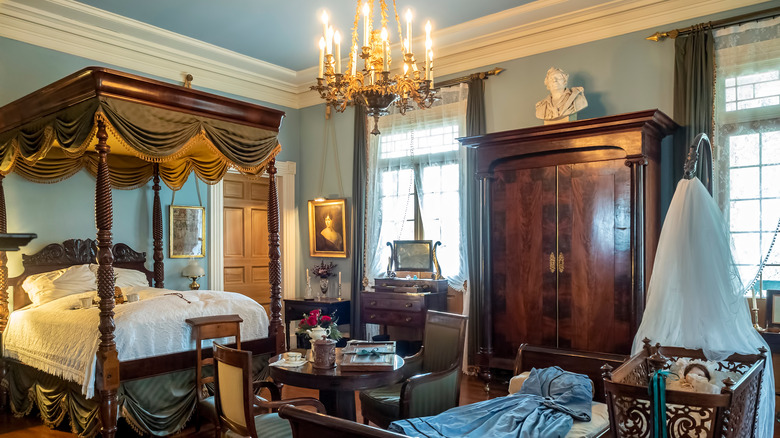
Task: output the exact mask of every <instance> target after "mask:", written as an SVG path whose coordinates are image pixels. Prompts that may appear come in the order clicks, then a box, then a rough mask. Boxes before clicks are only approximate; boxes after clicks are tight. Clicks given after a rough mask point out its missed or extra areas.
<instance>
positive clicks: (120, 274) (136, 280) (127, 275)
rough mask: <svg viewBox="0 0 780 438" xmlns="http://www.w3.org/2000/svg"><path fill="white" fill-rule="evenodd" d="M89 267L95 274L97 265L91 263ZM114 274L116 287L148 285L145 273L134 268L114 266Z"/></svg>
mask: <svg viewBox="0 0 780 438" xmlns="http://www.w3.org/2000/svg"><path fill="white" fill-rule="evenodd" d="M89 269H91V270H92V272H94V273H95V275H97V270H98V265H96V264H91V265H89ZM114 275H115V276H116V281H115V282H114V285H115V286H118V287H122V288H124V287H132V286H139V287H149V280H148V279H147V278H146V274H144V273H143V272H141V271H136V270H135V269H125V268H116V267H115V268H114Z"/></svg>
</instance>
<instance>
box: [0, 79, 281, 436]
mask: <svg viewBox="0 0 780 438" xmlns="http://www.w3.org/2000/svg"><path fill="white" fill-rule="evenodd" d="M283 116H284V113H283V112H281V111H277V110H273V109H269V108H265V107H261V106H257V105H253V104H249V103H245V102H240V101H236V100H233V99H228V98H224V97H220V96H216V95H212V94H208V93H204V92H200V91H196V90H192V89H188V88H184V87H180V86H175V85H171V84H167V83H163V82H159V81H154V80H150V79H147V78H142V77H138V76H135V75H130V74H127V73H122V72H117V71H113V70H109V69H104V68H95V67H90V68H86V69H84V70H81V71H79V72H76V73H74V74H72V75H70V76H68V77H66V78H63V79H61V80H59V81H57V82H55V83H53V84H51V85H49V86H47V87H44V88H42V89H40V90H38V91H36V92H34V93H32V94H29V95H27V96H25V97H23V98H21V99H19V100H17V101H15V102H12V103H10V104H8V105H6V106H4V107H2V108H0V157H2V160H1V161H0V233H5V232H6V231H7V223H6V215H5V202H4V196H3V194H2V185H1V183H2V176H5V175H7V174H8V173H9V172H12V171H13V172H16V173H18V174H20V175H21V176H23V177H25V178H27V179H29V180H32V181H36V182H56V181H58V180H62V179H65V178H67V177H69V176H72V175H73V174H75V173H76V172H78V171H80V170H81V169H86V170H87V171H89V172H90V173H92V174H94V175H96V179H97V182H96V192H95V218H96V219H95V221H96V226H97V242H96V244H92V243H90V242H86V241H75V242H73V244H72V245H71V246H68V245H67V244H66V245H65V246H59V247H55V248H54V249H49V250H48V251H47V249H44V250H43V251H42V252H41V253H40V254H39V256H38V257H37V258H39V259H44V260H45V259H48V258H51V259H52V260H51V263H50V265H52V266H50V267H51V268H52V269H56V267H55V266H58V267H62V266H64V265H72V264H83V263H97V269H96V270H97V294H98V296H99V299H100V301H99V324H98V329H99V345H98V352H97V358H96V361H95V388H96V390H97V393H98V394H99V410H98V411H99V417H100V418H99V420H100V425H101V433H102V435H103V436H104V437H113V436H114V435H115V434H116V424H117V411H118V390H119V388H120V382H126V381H128V380H130V379H138V378H141V377H147V376H154V375H158V374H161V373H165V372H169V371H173V370H181V369H184V368H188V367H192V366H193V365H194V363H195V353H194V351H189V352H183V353H176V354H172V355H161V356H153V357H146V358H143V359H136V360H127V361H121V360H120V356H119V352H118V351H117V341H116V339H115V323H114V312H115V302H114V292H115V290H114V283H115V272H114V269H113V266H114V264H115V263H116V264H117V265H119V264H120V262H122V261H123V260H124V257H125V256H127V255H129V254H130V252H129V251H128V250H127V247H126V246H120V245H112V234H111V228H112V201H111V187H116V188H135V187H141V186H144V185H146V184H147V183H148V182H149V180H151V179H153V181H154V186H153V189H154V205H153V210H152V211H153V219H152V223H153V233H152V234H153V239H154V241H153V248H154V255H153V256H154V257H153V258H154V274H153V277H154V285H155V287H157V288H162V287H163V281H164V275H163V272H164V270H163V263H162V261H163V258H164V257H163V244H162V235H163V233H162V209H161V206H160V196H159V192H160V181H161V180H162V181H163V182H164V183H165V184H166V185H168V186H169V187H170V188H171V189H173V190H178V189H179V188H181V186H182V185H183V184H184V182H185V181H186V179H187V177H188V176H189V174H190V173H192V172H194V173H195V174H196V175H197V177H198V178H199V179H201V180H203V181H205V182H207V183H215V182H217V181H219V180H220V179H221V178H222V176H223V175H224V174H225V173H226V172H227V170H228V169H229V168H231V167H232V168H235V169H238V170H239V171H240V172H242V173H244V174H247V175H259V174H261V173H263V172H267V174H268V176H269V177H270V178H269V179H270V181H269V201H268V222H269V225H268V227H269V242H270V244H269V246H270V248H269V252H270V264H269V278H270V283H271V306H270V309H271V315H270V322H269V323H268V326H267V327H268V330H267V332H265V334H264V335H263V338H262V339H260V340H258V342H257V343H256V345H254V351H255V353H258V352H266V353H276V352H281V351H283V350H284V330H283V328H282V322H281V315H280V313H281V287H280V283H281V264H280V261H279V258H280V252H279V210H278V201H277V199H278V198H277V194H276V182H275V178H274V176H275V173H276V169H275V167H274V162H275V161H274V157H275V155H276V154H277V153H278V152H279V150H280V146H279V143H278V141H277V135H278V131H279V127H280V124H281V120H282V117H283ZM109 151H111V154H109ZM47 248H48V247H47ZM71 252H73V253H74V254H71ZM58 253H64V255H65V256H66V259H67V258H68V257H70V256H75V257H76V259H78V260H70V259H67V260H55V259H56V257H54V256H55V255H57V254H58ZM75 253H78V254H75ZM131 258H132V257H131ZM6 260H7V259H6V257H5V253H0V331H3V332H4V331H5V329H6V325H7V323H8V316H9V311H8V294H7V279H8V269H7V267H6ZM85 260H86V261H85ZM133 263H136V269H139V268H140V269H142V270H143V269H144V268H143V261H139V260H135V261H134V262H133ZM45 264H46V263H43V265H45ZM37 265H39V266H40V263H39V264H37ZM37 269H41V270H46V269H43V268H38V267H35V268H33V267H32V266H27V264H26V267H25V274H24V275H28V274H30V273H31V272H33V271H35V270H37ZM36 272H40V271H36ZM15 289H19V288H15ZM15 292H16V291H15ZM21 297H23V295H21V296H20V298H21ZM20 304H21V301H19V300H17V301H16V302H15V307H17V308H18V307H20ZM132 304H135V303H132ZM117 312H118V313H119V311H118V310H117ZM158 335H159V336H166V335H167V334H166V333H158ZM243 346H244V347H245V348H246V347H248V345H247V344H246V343H245V344H243ZM31 365H33V366H34V365H35V364H31ZM51 377H52V376H48V377H47V376H46V375H41V376H39V378H40V379H47V378H51ZM69 390H70V389H67V388H64V389H63V392H62V394H63V400H66V398H67V397H68V391H69ZM71 391H72V390H71ZM125 396H129V395H128V394H127V393H126V394H125ZM58 403H59V402H58ZM63 403H64V401H63ZM85 403H87V404H92V405H93V406H94V404H95V403H97V401H96V400H86V401H85ZM81 407H82V408H85V407H86V408H89V406H81ZM92 412H93V414H92V415H93V416H94V415H95V414H94V412H95V411H94V410H93V411H92ZM87 433H88V432H87Z"/></svg>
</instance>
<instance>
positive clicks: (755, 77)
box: [737, 70, 778, 85]
mask: <svg viewBox="0 0 780 438" xmlns="http://www.w3.org/2000/svg"><path fill="white" fill-rule="evenodd" d="M773 79H778V71H777V70H771V71H767V72H762V73H755V74H752V75H744V76H740V77H738V78H737V84H739V85H743V84H754V83H756V82H765V81H771V80H773Z"/></svg>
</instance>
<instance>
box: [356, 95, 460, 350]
mask: <svg viewBox="0 0 780 438" xmlns="http://www.w3.org/2000/svg"><path fill="white" fill-rule="evenodd" d="M467 95H468V86H467V85H466V84H462V85H459V86H455V87H450V88H446V89H443V90H441V92H440V96H441V97H442V99H441V100H440V101H439V102H437V103H436V104H434V106H433V107H431V108H428V109H425V110H420V109H415V110H412V111H409V112H407V113H406V115H400V114H396V113H391V114H389V115H387V116H384V117H381V118H380V119H379V130H380V131H381V132H382V134H381V135H379V136H372V138H371V144H370V145H369V151H368V172H367V175H368V182H367V187H366V254H365V261H364V262H365V266H366V269H365V277H364V278H363V283H364V284H366V285H368V284H373V281H374V279H375V278H379V277H383V276H384V275H385V273H386V271H387V266H388V259H389V257H390V248H389V247H388V246H387V242H392V241H393V240H414V239H415V227H416V225H415V217H418V218H419V221H418V224H421V225H422V235H423V238H424V239H425V240H432V241H434V242H436V241H440V242H441V243H442V245H441V246H440V247H439V248H438V249H437V253H436V254H437V257H438V260H439V264H440V265H441V270H442V275H443V276H444V277H445V278H446V279H447V281H448V283H449V285H450V287H452V288H453V289H455V290H458V291H461V292H463V303H464V309H463V311H464V314H468V300H469V297H468V290H465V288H464V282H465V281H466V279H468V263H467V260H468V258H467V252H466V245H465V242H466V228H465V223H464V220H463V219H464V218H465V215H463V212H464V211H465V206H466V199H465V196H464V195H465V181H466V179H465V178H466V175H465V170H466V166H465V149H464V148H462V147H461V146H460V144H459V143H458V141H457V138H458V137H462V136H464V135H465V132H466V131H465V122H466V97H467ZM415 194H417V201H415ZM367 331H368V332H369V333H367V335H368V336H370V335H372V334H376V327H371V325H369V326H367Z"/></svg>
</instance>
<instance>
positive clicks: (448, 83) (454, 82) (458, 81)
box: [435, 67, 504, 88]
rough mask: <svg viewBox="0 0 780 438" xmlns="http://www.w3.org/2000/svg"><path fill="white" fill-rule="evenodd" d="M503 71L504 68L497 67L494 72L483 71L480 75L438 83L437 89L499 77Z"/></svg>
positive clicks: (474, 74)
mask: <svg viewBox="0 0 780 438" xmlns="http://www.w3.org/2000/svg"><path fill="white" fill-rule="evenodd" d="M502 71H504V69H503V68H500V67H496V68H494V69H492V70H488V71H483V72H479V73H472V74H470V75H467V76H461V77H459V78H455V79H447V80H446V81H441V82H437V83H436V84H435V85H436V88H444V87H451V86H453V85H457V84H462V83H464V82H468V81H470V80H472V79H487V77H488V76H498V75H499V74H500V73H501V72H502Z"/></svg>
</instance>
